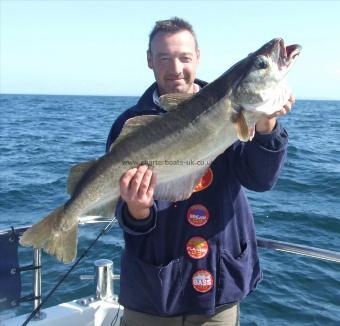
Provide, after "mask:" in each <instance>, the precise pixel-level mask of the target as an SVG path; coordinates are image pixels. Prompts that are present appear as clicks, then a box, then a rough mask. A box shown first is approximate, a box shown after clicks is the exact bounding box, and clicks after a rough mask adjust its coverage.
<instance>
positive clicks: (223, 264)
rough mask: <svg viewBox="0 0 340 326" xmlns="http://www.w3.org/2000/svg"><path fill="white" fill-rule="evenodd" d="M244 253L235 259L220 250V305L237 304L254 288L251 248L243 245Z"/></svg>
mask: <svg viewBox="0 0 340 326" xmlns="http://www.w3.org/2000/svg"><path fill="white" fill-rule="evenodd" d="M241 248H242V252H241V253H240V254H239V255H238V256H237V257H233V256H232V255H231V254H230V252H228V251H227V250H225V249H222V248H221V249H220V250H219V282H218V284H219V286H218V299H217V301H218V303H219V304H222V303H228V302H235V301H238V300H240V299H242V298H244V297H245V296H246V295H247V294H248V293H249V292H250V291H251V290H252V288H253V285H254V284H253V280H252V275H254V266H253V257H252V256H251V254H250V250H249V246H248V244H247V243H243V244H242V246H241Z"/></svg>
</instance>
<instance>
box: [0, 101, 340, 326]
mask: <svg viewBox="0 0 340 326" xmlns="http://www.w3.org/2000/svg"><path fill="white" fill-rule="evenodd" d="M137 100H138V98H137V97H123V96H59V95H58V96H53V95H1V97H0V229H6V228H10V227H11V226H13V227H18V226H24V225H30V224H32V223H34V222H36V221H38V220H39V219H40V218H41V217H42V216H44V215H45V214H46V213H48V212H49V211H51V209H53V208H55V207H57V206H59V205H60V204H61V203H63V202H64V201H65V200H66V199H67V198H68V195H67V193H66V180H67V175H68V170H69V168H70V167H71V166H72V165H74V164H76V163H79V162H83V161H88V160H92V159H95V158H97V157H99V156H101V155H103V153H104V151H105V142H106V137H107V135H108V133H109V130H110V127H111V125H112V122H113V121H114V120H115V119H116V117H117V116H118V115H119V114H120V113H121V112H123V111H124V110H125V109H127V108H128V107H130V106H131V105H133V104H135V103H136V102H137ZM280 121H281V123H282V124H283V125H284V126H285V127H286V129H287V130H288V133H289V147H288V156H287V160H286V163H285V166H284V168H283V170H282V173H281V175H280V178H279V180H278V182H277V184H276V185H275V187H274V188H273V189H272V190H270V191H268V192H265V193H255V192H250V191H248V197H249V200H250V202H251V206H252V209H253V213H254V219H255V223H256V227H257V236H259V237H264V238H268V239H274V240H280V241H288V242H292V243H296V244H302V245H307V246H313V247H319V248H323V249H328V250H335V251H338V252H340V101H318V100H299V99H298V100H297V101H296V103H295V105H294V107H293V110H292V112H291V113H289V114H288V115H286V116H285V117H282V118H280ZM105 225H106V224H87V225H83V226H80V236H79V243H78V255H80V254H81V253H82V252H84V250H85V249H86V248H87V247H88V246H89V245H90V244H91V243H92V242H93V241H94V239H95V238H96V237H97V235H98V234H99V233H100V232H101V230H102V229H103V228H104V227H105ZM123 248H124V241H123V237H122V231H121V229H120V228H119V226H118V225H117V224H114V225H113V227H112V228H111V229H110V231H109V232H108V233H107V234H105V235H103V236H102V237H100V239H99V240H98V241H97V243H96V244H95V245H94V247H93V248H92V249H91V250H90V251H89V252H88V254H87V255H86V256H85V258H84V259H83V260H82V261H81V262H80V263H79V265H78V266H77V268H76V269H75V270H74V271H73V272H72V273H71V274H70V275H69V277H68V278H67V279H66V280H65V281H64V282H63V283H62V284H61V286H60V287H59V288H58V289H57V291H56V292H55V293H54V294H53V295H52V296H51V298H50V299H49V301H48V302H47V304H46V307H47V306H51V305H55V304H58V303H60V302H65V301H70V300H73V299H76V298H79V297H84V296H89V295H92V294H94V293H95V287H94V281H93V280H83V279H84V275H93V273H94V267H93V262H94V260H96V259H100V258H107V259H110V260H113V262H114V271H115V273H116V274H119V269H120V255H121V252H122V250H123ZM259 253H260V260H261V267H262V271H263V276H264V278H263V280H262V282H261V283H260V284H259V285H258V287H257V289H256V291H254V292H253V293H251V294H250V295H249V296H248V297H247V298H246V299H244V300H243V301H242V302H241V325H261V326H262V325H275V326H279V325H290V326H292V325H322V326H325V325H340V264H337V263H332V262H326V261H320V260H317V259H313V258H309V257H303V256H297V255H294V254H290V253H283V252H278V251H273V250H270V249H264V248H260V249H259ZM19 254H20V261H21V264H22V265H24V264H28V263H30V261H31V256H32V251H31V250H30V249H28V248H25V249H23V248H20V251H19ZM0 255H1V248H0ZM42 266H43V269H42V291H43V296H44V295H45V296H46V295H47V293H48V292H49V291H50V290H51V289H52V288H53V287H54V286H55V284H56V283H57V282H58V281H59V280H60V279H61V277H62V276H63V275H64V274H65V273H66V272H67V270H68V269H69V268H70V267H71V266H72V265H71V264H67V265H64V264H62V263H59V262H58V261H57V260H56V259H54V258H53V257H50V256H48V255H46V254H43V255H42ZM22 282H23V293H22V295H23V296H24V295H27V294H29V293H30V292H31V283H32V273H31V272H26V273H22ZM114 287H115V293H116V294H119V282H116V283H115V286H114ZM31 310H32V303H23V304H21V305H20V306H19V307H15V308H11V309H7V310H3V311H1V312H0V319H4V318H7V317H10V316H14V315H18V314H23V313H28V312H30V311H31Z"/></svg>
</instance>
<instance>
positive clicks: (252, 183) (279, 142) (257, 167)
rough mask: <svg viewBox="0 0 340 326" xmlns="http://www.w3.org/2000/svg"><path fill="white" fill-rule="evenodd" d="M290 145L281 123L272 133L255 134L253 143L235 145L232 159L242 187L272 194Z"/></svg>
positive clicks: (231, 162)
mask: <svg viewBox="0 0 340 326" xmlns="http://www.w3.org/2000/svg"><path fill="white" fill-rule="evenodd" d="M287 145H288V134H287V131H286V130H285V129H284V128H283V127H282V126H281V124H280V123H279V122H277V124H276V126H275V128H274V129H273V131H272V132H271V133H268V134H259V133H255V136H254V139H253V140H252V141H248V142H245V143H244V142H240V141H237V142H236V143H234V145H233V146H232V147H231V148H229V150H230V156H229V159H230V164H231V168H232V170H233V171H234V172H235V175H236V177H237V179H238V180H239V182H240V183H241V184H242V186H244V187H246V188H247V189H249V190H253V191H259V192H261V191H266V190H270V189H271V188H272V187H273V186H274V185H275V183H276V181H277V179H278V177H279V174H280V171H281V169H282V167H283V164H284V161H285V158H286V155H287ZM229 150H228V151H229Z"/></svg>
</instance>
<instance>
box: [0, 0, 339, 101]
mask: <svg viewBox="0 0 340 326" xmlns="http://www.w3.org/2000/svg"><path fill="white" fill-rule="evenodd" d="M0 4H1V8H0V9H1V17H0V18H1V22H0V37H1V40H0V69H1V71H0V72H1V75H0V92H1V93H24V94H74V95H76V94H81V95H138V96H139V95H141V94H142V92H143V91H144V90H145V89H146V87H147V86H148V85H149V84H150V83H152V82H153V74H152V71H151V70H149V69H148V67H147V65H146V49H147V43H148V35H149V33H150V30H151V28H152V26H153V24H154V22H155V21H156V20H160V19H167V18H169V17H172V16H175V15H177V16H179V17H182V18H184V19H186V20H188V21H189V22H190V23H191V24H192V25H193V27H194V29H195V31H196V34H197V36H198V41H199V46H200V49H201V54H202V58H201V63H200V66H199V69H198V77H199V78H201V79H205V80H207V81H212V80H214V79H215V78H217V77H218V76H219V75H221V74H222V73H223V72H224V71H225V70H227V69H228V68H229V67H230V66H231V65H232V64H233V63H235V62H237V61H238V60H240V59H242V58H243V57H244V56H246V55H247V54H248V53H249V52H252V51H254V50H255V49H257V48H258V47H260V46H261V45H262V44H263V43H265V42H267V41H269V40H270V39H272V38H274V37H278V36H280V37H283V38H284V40H285V42H286V43H287V44H292V43H299V44H301V45H302V46H303V50H302V53H301V56H300V58H299V60H298V61H297V63H296V65H295V67H294V68H293V69H292V71H291V72H290V75H289V84H290V86H291V88H292V89H293V91H294V94H295V95H296V97H297V98H304V99H306V98H311V99H340V37H339V35H340V19H339V13H340V1H237V2H236V1H235V2H234V1H141V0H140V1H114V0H111V1H110V0H106V1H95V0H93V1H81V0H78V1H71V0H69V1H63V0H41V1H30V0H22V1H15V0H0Z"/></svg>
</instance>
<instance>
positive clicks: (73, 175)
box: [67, 160, 97, 195]
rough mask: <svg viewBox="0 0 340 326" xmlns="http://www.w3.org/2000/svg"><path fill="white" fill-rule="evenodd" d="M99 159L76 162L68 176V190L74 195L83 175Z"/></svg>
mask: <svg viewBox="0 0 340 326" xmlns="http://www.w3.org/2000/svg"><path fill="white" fill-rule="evenodd" d="M96 162H97V160H93V161H88V162H82V163H79V164H76V165H74V166H72V167H71V168H70V172H69V175H68V178H67V192H68V194H70V195H72V194H73V192H74V190H75V188H76V186H77V184H78V182H79V181H80V179H81V178H82V177H83V175H84V174H85V173H86V171H88V170H89V169H90V168H91V167H92V166H93V165H94V164H95V163H96Z"/></svg>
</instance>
